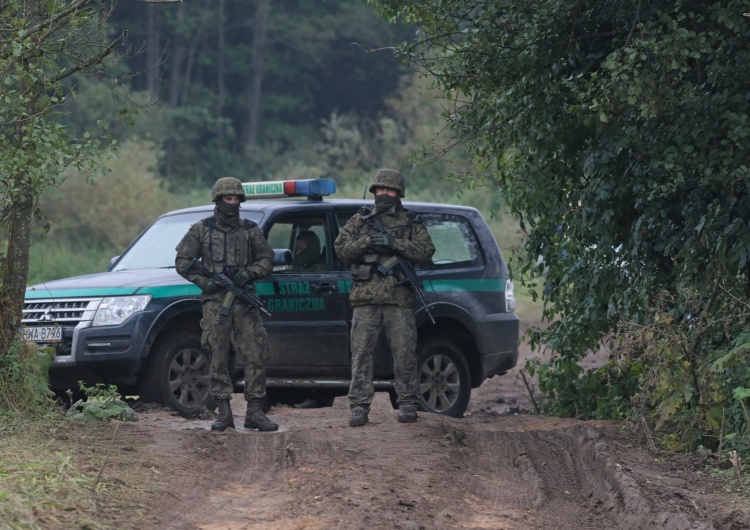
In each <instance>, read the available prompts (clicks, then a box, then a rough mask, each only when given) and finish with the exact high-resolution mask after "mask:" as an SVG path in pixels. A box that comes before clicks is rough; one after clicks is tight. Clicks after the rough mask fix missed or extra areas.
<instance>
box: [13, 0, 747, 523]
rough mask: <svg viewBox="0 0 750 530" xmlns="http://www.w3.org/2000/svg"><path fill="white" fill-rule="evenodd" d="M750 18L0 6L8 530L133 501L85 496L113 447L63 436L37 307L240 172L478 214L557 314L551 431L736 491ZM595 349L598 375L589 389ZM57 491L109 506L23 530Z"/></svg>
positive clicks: (683, 7) (639, 6)
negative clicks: (571, 433)
mask: <svg viewBox="0 0 750 530" xmlns="http://www.w3.org/2000/svg"><path fill="white" fill-rule="evenodd" d="M73 4H76V5H77V7H78V8H79V9H77V10H70V11H66V10H64V9H62V8H63V7H70V6H72V5H73ZM373 6H374V7H375V8H376V9H378V10H379V12H380V14H381V15H382V18H379V17H378V16H377V13H376V12H375V10H374V9H373ZM32 8H33V9H32ZM109 8H112V10H110V9H109ZM61 13H65V14H66V15H65V16H61V15H60V14H61ZM748 13H750V1H749V0H730V1H727V2H713V3H711V2H708V3H706V2H704V3H699V2H698V3H689V4H687V3H684V2H674V1H671V0H648V1H637V2H636V1H633V2H627V1H626V2H622V1H619V0H618V1H614V0H613V1H609V0H608V1H602V2H594V3H591V4H590V5H588V6H581V4H580V3H579V2H575V1H570V2H568V1H559V0H541V1H538V2H536V3H535V6H534V9H533V10H529V9H527V8H526V6H525V4H519V3H518V2H513V1H472V2H466V1H464V0H430V1H427V2H424V1H420V2H412V1H405V2H399V3H394V2H388V1H382V2H381V1H371V2H369V5H368V3H365V2H349V1H347V0H335V1H330V2H324V3H320V2H289V3H271V2H269V0H259V1H258V2H255V3H254V4H253V9H248V8H247V5H246V3H245V2H240V1H239V0H226V1H222V2H208V3H203V4H201V3H198V2H179V3H175V2H166V3H165V4H163V5H158V4H157V3H153V2H148V6H146V3H141V2H131V3H128V4H127V5H123V6H120V7H118V8H115V6H114V4H113V5H110V4H109V3H108V2H104V3H96V2H91V1H88V0H79V1H78V2H71V1H64V0H59V1H55V2H48V3H45V4H40V3H32V2H22V1H12V2H6V3H5V4H3V6H2V7H0V20H1V21H2V22H3V24H2V27H3V28H10V29H3V30H0V34H1V35H2V36H3V37H4V38H5V40H6V42H7V43H8V50H9V52H8V53H5V54H0V72H2V73H3V76H2V78H3V80H4V82H5V86H4V93H5V98H3V100H2V101H0V116H2V118H3V119H2V120H1V121H2V126H1V127H0V134H2V140H3V145H4V150H3V154H2V156H0V170H1V171H0V174H2V178H1V179H0V184H2V187H0V202H2V212H1V213H2V215H0V236H1V240H0V302H2V306H1V307H2V312H0V351H1V352H2V353H1V354H0V377H1V378H3V380H2V381H0V414H2V422H0V431H2V434H3V436H0V447H2V451H4V453H3V454H2V455H0V456H2V459H1V460H0V461H2V462H3V468H2V469H0V471H1V473H0V501H3V502H0V520H5V518H4V517H3V516H5V515H7V516H8V517H9V519H7V520H14V521H15V520H17V521H26V522H25V523H23V524H27V523H28V525H29V526H30V527H34V526H33V525H37V526H38V527H40V528H52V527H55V525H58V524H59V527H60V528H63V527H65V526H66V525H67V524H68V523H70V521H69V520H68V519H66V517H67V514H68V511H67V510H66V508H65V506H69V507H73V510H72V511H73V512H75V513H78V512H79V508H80V513H81V514H89V513H94V511H95V510H101V509H102V506H101V505H97V504H96V503H97V502H100V501H101V502H104V501H102V500H101V498H99V497H97V492H101V491H103V489H107V488H109V491H117V488H119V487H121V486H120V485H118V484H117V481H116V480H114V479H113V481H112V482H107V479H106V478H101V479H97V478H96V477H97V476H98V475H99V471H100V470H102V469H108V468H109V466H110V465H111V463H112V462H114V460H113V457H112V456H111V455H110V456H109V457H107V455H106V453H105V452H104V451H105V448H106V440H107V439H108V438H107V437H108V436H110V434H111V435H114V433H113V429H117V427H116V425H117V423H116V422H115V423H104V424H101V425H99V426H97V425H98V424H91V425H88V426H86V427H81V426H79V427H76V429H78V430H75V431H72V432H71V428H70V425H74V424H71V423H63V422H64V421H65V420H63V419H62V413H61V411H59V410H57V409H55V406H54V405H53V404H52V402H51V401H50V400H49V398H48V396H47V393H46V392H45V389H46V384H45V382H44V375H43V374H44V371H45V370H44V363H45V362H48V358H47V359H46V360H45V357H44V354H43V353H41V354H40V353H39V352H36V351H34V350H31V349H28V348H26V347H24V346H19V345H18V343H17V342H16V341H17V330H18V327H19V322H18V318H19V315H20V307H21V298H22V292H23V289H24V287H25V285H26V284H28V283H36V282H41V281H46V280H51V279H56V278H61V277H68V276H73V275H77V274H85V273H89V272H96V271H101V270H104V269H106V267H107V265H108V263H109V260H110V259H111V258H112V257H113V256H116V255H118V254H120V253H121V252H122V250H123V249H124V248H125V246H126V245H127V244H128V243H129V242H130V241H131V240H132V239H133V238H134V237H136V236H137V235H138V234H139V233H140V231H141V230H143V229H144V228H145V227H146V226H147V224H148V223H150V222H151V221H152V220H153V219H155V218H156V217H157V216H158V215H160V214H162V213H164V212H166V211H169V210H172V209H175V208H180V207H185V206H193V205H197V204H203V203H206V202H207V200H208V197H209V187H210V185H211V183H213V182H214V181H215V180H216V179H217V178H218V177H221V176H228V175H231V176H236V177H238V178H240V179H241V180H243V181H249V180H283V179H291V178H318V177H329V178H333V179H335V180H336V181H337V183H338V186H339V193H338V195H339V196H342V197H361V196H362V194H363V192H364V190H365V188H366V183H367V180H368V178H369V177H370V176H371V175H372V172H373V171H374V170H375V169H377V168H379V167H385V166H395V167H399V168H400V169H402V170H403V171H404V172H405V174H406V175H407V178H408V185H407V196H406V198H407V200H424V201H442V202H454V203H459V204H468V205H472V206H475V207H477V208H479V209H480V210H481V211H482V213H483V214H484V215H485V217H486V218H488V220H490V223H491V227H492V230H493V233H494V234H495V236H496V238H497V240H498V242H499V243H500V246H501V248H502V250H503V252H504V254H505V255H506V257H510V256H511V255H512V260H510V262H511V265H512V273H513V278H514V281H515V282H516V288H517V290H518V291H521V290H523V292H522V293H521V294H519V298H520V299H524V298H526V297H528V299H529V300H530V302H532V303H535V302H537V301H539V302H540V303H541V305H542V321H543V322H542V324H543V325H541V326H539V327H538V328H536V329H533V330H531V331H530V333H529V337H528V338H529V340H530V341H531V342H532V344H533V346H534V347H535V348H540V349H543V350H545V351H546V352H550V355H549V356H546V357H545V359H546V358H547V357H549V359H548V360H545V361H540V360H537V361H531V362H530V364H529V365H528V366H527V367H526V370H527V371H528V373H529V374H531V375H533V376H535V377H537V378H538V381H539V386H540V389H541V391H542V392H543V394H544V396H543V399H542V400H541V401H540V408H541V410H542V411H543V412H546V413H550V414H559V415H567V416H575V417H579V418H599V419H623V418H627V419H630V420H633V421H634V422H636V424H637V425H639V426H640V428H641V429H642V432H643V434H644V436H645V437H646V438H647V439H649V440H651V441H653V443H654V444H655V445H659V446H660V447H661V448H662V449H665V450H669V451H674V452H682V451H703V452H705V453H708V454H711V455H713V456H714V457H715V459H716V461H720V462H722V463H723V464H726V465H730V464H729V463H730V462H731V459H732V456H731V455H733V454H734V455H735V456H734V458H735V462H737V464H736V466H735V467H737V468H738V469H739V468H741V467H742V464H741V458H740V459H737V455H739V456H740V457H744V458H745V459H747V458H750V447H749V444H750V435H749V434H748V430H749V429H750V413H749V411H748V406H750V403H748V398H750V368H748V365H749V364H750V363H748V359H749V358H750V306H749V305H748V300H750V223H748V222H747V215H746V209H747V208H746V204H747V202H748V198H749V195H750V171H748V164H747V153H748V152H750V119H748V117H749V116H750V102H749V101H748V99H747V97H746V94H745V92H746V90H747V89H746V87H747V86H749V85H750V61H749V60H748V59H750V50H748V48H747V45H746V43H747V42H748V40H749V39H750V17H749V16H748ZM22 15H23V16H22ZM53 20H54V24H53V25H49V24H48V22H50V21H53ZM43 21H44V22H45V23H44V24H43V23H41V22H43ZM126 30H129V31H131V33H130V34H129V35H130V36H129V42H130V43H136V44H135V46H134V47H133V48H129V47H128V46H127V44H126V43H125V38H124V35H125V31H126ZM248 35H253V36H254V37H257V38H253V39H248ZM415 36H416V40H414V38H415ZM88 39H90V40H88ZM400 42H401V43H403V44H402V45H401V47H400V48H399V49H398V50H397V53H396V57H394V55H393V53H392V51H393V47H394V46H395V45H396V44H397V43H400ZM58 43H66V44H65V46H63V48H62V49H61V48H60V47H59V45H58ZM141 45H143V48H141V47H140V46H141ZM167 45H169V48H168V51H169V53H167V54H166V55H162V54H161V52H162V51H163V49H164V47H165V46H167ZM92 50H93V51H92ZM142 50H147V52H146V53H136V51H142ZM248 57H249V58H251V59H250V60H249V61H248ZM140 73H143V75H138V74H140ZM540 257H541V263H542V265H543V267H542V268H543V269H544V276H543V277H540V259H539V258H540ZM521 285H523V287H521ZM599 348H606V349H608V350H609V351H610V352H611V355H610V358H609V360H608V362H607V363H606V364H605V365H604V366H602V367H600V368H597V369H595V370H591V371H584V370H583V369H582V368H581V365H580V361H581V359H583V358H584V357H585V356H586V355H587V354H588V353H589V352H591V351H592V350H596V349H599ZM97 429H100V430H99V431H97ZM89 430H90V431H89ZM92 433H94V434H92ZM97 435H98V436H100V438H101V439H102V440H105V443H101V440H100V443H98V444H95V443H89V442H90V439H89V438H86V437H87V436H92V437H94V438H96V436H97ZM84 441H85V443H83V442H84ZM14 454H15V455H16V456H13V457H12V458H11V455H14ZM32 454H38V455H40V458H42V459H41V460H40V461H38V462H37V463H32V460H33V459H32V456H31V455H32ZM6 455H7V458H6ZM42 455H43V456H42ZM89 460H90V462H89ZM5 462H8V465H7V468H6V464H5ZM732 465H734V464H732ZM101 476H102V477H107V476H108V475H107V474H106V473H104V474H101ZM123 480H124V482H126V483H128V485H129V486H130V487H135V484H141V482H135V481H129V480H126V479H123ZM58 481H67V482H65V484H67V486H65V487H70V488H71V490H81V491H88V492H93V493H94V494H93V495H90V496H88V497H87V496H86V495H81V496H80V497H78V496H77V495H78V494H77V493H72V492H71V495H73V496H71V497H70V498H66V497H64V498H63V500H60V501H59V502H57V503H52V501H50V502H51V504H50V506H51V508H52V511H51V512H49V513H52V514H53V517H54V518H55V520H49V521H37V520H35V519H34V517H36V515H35V513H34V511H33V508H31V504H28V505H27V504H25V503H28V502H29V501H28V499H26V500H24V499H25V496H26V495H27V494H28V495H38V496H39V497H38V498H39V499H42V500H41V502H44V499H47V498H49V499H52V498H53V497H55V496H54V495H53V494H52V493H47V491H48V490H47V489H43V488H42V486H41V484H44V483H46V482H49V484H47V486H45V487H48V488H49V492H52V491H54V489H55V488H57V487H58V486H59V487H61V488H62V487H63V486H60V484H62V483H63V482H58ZM146 482H147V481H145V482H143V483H146ZM11 483H12V484H13V486H12V487H11V486H10V485H9V484H11ZM78 485H81V487H80V488H79V487H78ZM122 487H126V486H122ZM18 488H21V489H20V490H19V489H18ZM34 488H42V489H39V490H37V489H34ZM19 491H22V492H26V493H18V492H19ZM64 499H67V500H64ZM97 499H99V500H97ZM66 502H67V503H68V504H66ZM87 503H92V504H87ZM136 506H137V501H136ZM3 510H5V511H6V513H3ZM136 510H137V508H136ZM84 516H85V515H82V516H81V517H84ZM78 523H80V525H79V526H85V525H86V524H89V523H88V522H86V520H84V519H81V520H80V521H77V522H76V524H78ZM19 524H20V523H19ZM91 525H93V526H92V527H93V528H96V526H95V523H91ZM21 526H23V525H21ZM72 526H75V524H73V525H72Z"/></svg>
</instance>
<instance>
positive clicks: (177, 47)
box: [168, 3, 185, 109]
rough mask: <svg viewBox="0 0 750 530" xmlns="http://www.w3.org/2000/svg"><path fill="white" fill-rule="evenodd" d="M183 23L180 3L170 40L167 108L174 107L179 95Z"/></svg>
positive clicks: (182, 9)
mask: <svg viewBox="0 0 750 530" xmlns="http://www.w3.org/2000/svg"><path fill="white" fill-rule="evenodd" d="M184 24H185V4H184V3H182V4H180V6H179V7H178V8H177V28H176V29H177V30H176V31H175V36H174V41H173V42H172V57H171V59H170V62H171V63H172V64H171V65H170V69H171V72H170V75H169V101H168V104H169V108H170V109H176V108H177V105H178V103H179V96H180V80H181V76H180V74H181V73H182V70H181V69H182V63H183V57H184V55H185V39H184V38H183V37H182V33H181V31H182V29H181V28H182V27H183V26H184Z"/></svg>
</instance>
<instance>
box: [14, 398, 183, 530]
mask: <svg viewBox="0 0 750 530" xmlns="http://www.w3.org/2000/svg"><path fill="white" fill-rule="evenodd" d="M148 441H149V440H148V439H147V438H145V437H144V435H142V434H140V433H139V431H138V429H137V426H135V425H133V424H124V423H121V422H117V421H115V422H95V423H81V422H76V421H71V420H68V419H65V418H64V417H63V416H62V414H61V413H51V414H48V415H46V416H44V417H42V418H36V419H34V420H28V419H23V418H21V417H20V416H5V417H2V418H0V528H3V529H5V528H7V529H14V530H15V529H30V530H36V529H40V530H41V529H44V530H57V529H60V530H62V529H66V530H67V529H70V528H85V529H90V530H104V529H107V530H109V529H118V530H130V529H139V528H144V527H145V526H148V525H147V524H146V521H145V520H144V518H145V514H146V513H147V508H148V501H149V500H150V498H152V497H153V496H154V495H155V494H158V493H161V492H163V491H165V490H166V483H165V480H164V477H165V476H168V473H165V472H164V470H165V466H166V465H168V463H163V462H159V463H157V462H150V461H149V460H148V457H146V456H144V455H145V454H146V453H145V452H144V451H142V448H143V446H144V445H145V444H146V443H148Z"/></svg>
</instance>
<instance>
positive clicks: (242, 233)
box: [201, 215, 258, 272]
mask: <svg viewBox="0 0 750 530" xmlns="http://www.w3.org/2000/svg"><path fill="white" fill-rule="evenodd" d="M201 222H202V223H203V225H204V226H205V227H206V228H207V229H208V230H207V231H206V232H205V233H204V236H203V237H204V241H201V247H202V248H206V247H208V252H203V264H204V265H205V267H206V268H207V269H208V270H210V271H211V272H226V271H225V269H226V268H233V267H247V266H248V265H250V264H252V263H253V261H254V257H255V256H254V251H255V249H253V248H252V245H251V244H250V234H249V232H250V230H251V229H253V228H255V227H256V226H258V224H257V223H254V222H253V221H250V220H249V219H240V222H239V225H238V227H237V229H234V230H231V231H229V232H225V231H223V230H219V229H218V228H217V227H216V217H214V216H213V215H212V216H211V217H207V218H205V219H202V220H201ZM205 239H207V241H205Z"/></svg>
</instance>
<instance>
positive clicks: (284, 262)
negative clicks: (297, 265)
mask: <svg viewBox="0 0 750 530" xmlns="http://www.w3.org/2000/svg"><path fill="white" fill-rule="evenodd" d="M293 267H294V256H292V251H291V250H289V249H288V248H275V249H273V272H282V271H290V270H292V268H293Z"/></svg>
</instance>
